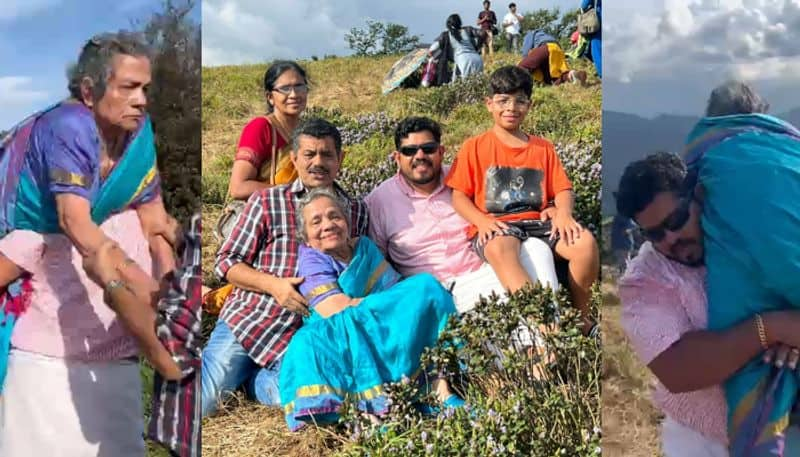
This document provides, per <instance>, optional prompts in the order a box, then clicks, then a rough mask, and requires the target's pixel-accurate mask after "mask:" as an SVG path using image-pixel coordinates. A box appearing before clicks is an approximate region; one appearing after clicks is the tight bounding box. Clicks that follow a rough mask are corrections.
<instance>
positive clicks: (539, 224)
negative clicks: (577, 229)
mask: <svg viewBox="0 0 800 457" xmlns="http://www.w3.org/2000/svg"><path fill="white" fill-rule="evenodd" d="M506 225H508V228H507V229H503V231H502V232H501V233H493V234H492V236H491V238H489V239H490V240H491V239H492V238H494V237H496V236H513V237H514V238H516V239H518V240H520V241H521V242H524V241H525V240H527V239H528V238H539V239H540V240H542V241H544V242H545V243H547V245H548V246H550V249H551V250H552V251H553V252H554V253H555V249H556V243H558V237H555V238H553V239H550V233H552V231H553V225H552V223H551V222H550V221H549V220H547V221H540V220H536V219H530V220H523V221H513V222H506ZM478 238H479V237H478V236H477V235H476V236H475V237H474V238H473V239H472V249H474V250H475V253H477V254H478V257H480V258H481V260H483V261H484V262H486V257H484V255H483V249H484V248H485V247H486V243H484V244H483V245H479V244H478Z"/></svg>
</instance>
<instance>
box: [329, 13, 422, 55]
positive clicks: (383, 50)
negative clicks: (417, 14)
mask: <svg viewBox="0 0 800 457" xmlns="http://www.w3.org/2000/svg"><path fill="white" fill-rule="evenodd" d="M344 40H345V41H347V45H348V47H350V49H352V50H353V51H354V55H356V56H375V55H389V54H399V53H403V52H408V51H410V50H412V49H414V47H416V46H417V44H419V40H420V37H419V35H409V33H408V27H406V26H404V25H401V24H395V23H393V22H387V23H383V22H378V21H374V20H372V19H367V25H366V27H363V28H359V27H353V28H352V29H350V32H349V33H346V34H345V35H344Z"/></svg>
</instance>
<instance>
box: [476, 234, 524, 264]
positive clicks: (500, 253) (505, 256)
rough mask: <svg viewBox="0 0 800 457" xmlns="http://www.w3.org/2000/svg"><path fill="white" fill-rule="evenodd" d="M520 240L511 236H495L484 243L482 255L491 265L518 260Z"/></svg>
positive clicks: (516, 261) (517, 261)
mask: <svg viewBox="0 0 800 457" xmlns="http://www.w3.org/2000/svg"><path fill="white" fill-rule="evenodd" d="M519 248H520V241H519V240H518V239H516V238H514V237H512V236H496V237H494V238H492V239H491V240H489V241H488V242H487V243H486V246H485V247H484V249H483V256H484V257H485V258H486V261H487V262H489V264H490V265H492V267H495V266H496V265H507V264H509V263H511V262H514V263H520V261H519Z"/></svg>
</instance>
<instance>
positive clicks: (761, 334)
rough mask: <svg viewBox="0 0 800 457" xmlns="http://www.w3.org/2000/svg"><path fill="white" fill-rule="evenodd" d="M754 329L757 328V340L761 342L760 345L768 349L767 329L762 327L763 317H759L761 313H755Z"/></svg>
mask: <svg viewBox="0 0 800 457" xmlns="http://www.w3.org/2000/svg"><path fill="white" fill-rule="evenodd" d="M756 329H757V330H758V341H759V342H760V343H761V347H762V348H764V349H769V344H767V331H766V329H765V328H764V319H763V318H762V317H761V314H756Z"/></svg>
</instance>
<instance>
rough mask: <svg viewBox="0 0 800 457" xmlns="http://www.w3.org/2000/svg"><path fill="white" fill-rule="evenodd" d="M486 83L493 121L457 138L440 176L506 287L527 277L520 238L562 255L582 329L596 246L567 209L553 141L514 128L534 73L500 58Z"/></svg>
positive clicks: (568, 191) (569, 198)
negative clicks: (502, 63)
mask: <svg viewBox="0 0 800 457" xmlns="http://www.w3.org/2000/svg"><path fill="white" fill-rule="evenodd" d="M489 85H490V89H491V94H492V96H491V98H487V99H486V107H487V108H488V110H489V112H490V113H492V117H493V118H494V126H493V127H492V128H491V129H490V130H489V131H487V132H485V133H483V134H481V135H478V136H476V137H472V138H469V139H467V140H466V141H465V142H464V144H463V145H462V146H461V150H460V151H459V152H458V156H457V157H456V160H455V161H454V162H453V166H452V168H451V169H450V173H449V175H448V176H447V179H446V181H445V183H446V184H447V186H449V187H451V188H452V189H453V207H454V208H455V210H456V211H457V212H458V213H459V214H460V215H461V216H462V217H464V218H465V219H466V220H468V221H469V222H471V223H472V225H473V226H472V227H471V229H470V232H469V235H468V236H469V237H470V238H472V240H473V247H474V249H475V251H476V252H477V253H478V255H479V256H481V258H483V259H484V260H486V261H487V262H489V264H490V265H491V266H492V268H493V269H494V271H495V273H496V274H497V277H498V279H499V280H500V282H501V283H502V284H503V286H504V287H505V288H506V289H508V290H509V291H510V292H515V291H517V290H519V289H520V288H522V287H523V286H524V285H525V284H528V283H530V282H531V278H530V277H529V276H528V273H527V272H526V271H525V269H524V268H523V267H522V264H521V262H520V257H519V252H520V245H521V243H522V242H523V241H524V240H525V239H527V238H529V237H537V238H542V239H544V240H545V241H546V242H548V244H549V245H550V247H551V248H552V249H553V251H554V252H555V254H556V256H558V257H561V258H563V259H565V260H566V261H567V262H568V263H569V288H570V291H571V293H572V302H573V304H574V306H575V307H576V308H578V309H579V310H580V311H581V313H582V314H583V316H584V332H585V333H588V332H589V330H590V328H591V327H592V324H593V322H591V320H590V318H589V309H588V304H589V299H590V297H591V286H592V284H593V283H594V281H595V280H597V278H598V276H599V272H600V254H599V250H598V247H597V242H596V241H595V239H594V237H593V236H592V234H591V233H590V232H589V231H587V230H585V229H584V228H583V227H582V226H581V225H580V224H579V223H578V222H577V221H575V219H574V218H573V217H572V208H573V203H574V194H573V192H572V183H571V182H570V181H569V178H568V177H567V174H566V172H565V171H564V168H563V167H562V165H561V161H560V160H559V159H558V156H556V152H555V148H554V147H553V144H552V143H550V142H549V141H547V140H545V139H543V138H538V137H535V136H532V135H527V134H526V133H524V132H522V131H521V130H520V125H522V121H523V120H524V119H525V116H526V115H527V114H528V111H529V110H530V106H531V94H532V92H533V81H532V80H531V77H530V75H529V74H528V72H526V71H525V70H522V69H520V68H518V67H513V66H507V67H502V68H500V69H498V70H496V71H495V72H494V73H492V76H491V79H490V81H489ZM550 201H554V203H555V206H554V207H548V204H549V202H550Z"/></svg>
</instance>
